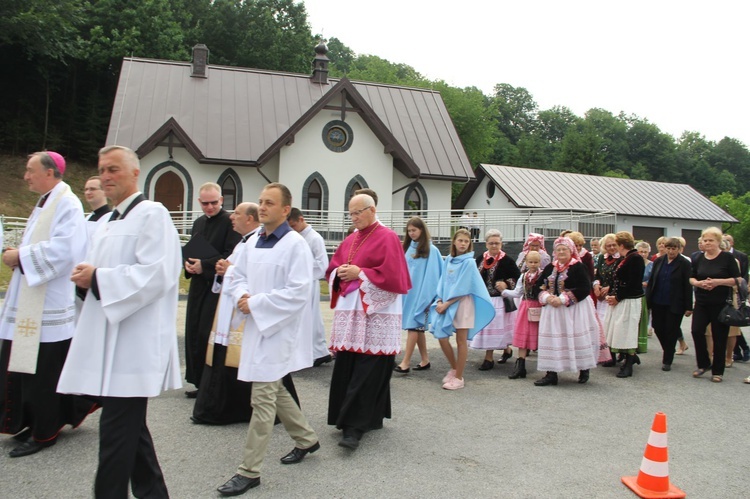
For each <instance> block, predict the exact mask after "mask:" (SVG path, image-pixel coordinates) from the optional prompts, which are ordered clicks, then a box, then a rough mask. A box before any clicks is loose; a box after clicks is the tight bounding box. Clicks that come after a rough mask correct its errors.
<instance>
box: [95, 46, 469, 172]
mask: <svg viewBox="0 0 750 499" xmlns="http://www.w3.org/2000/svg"><path fill="white" fill-rule="evenodd" d="M206 74H207V77H206V78H195V77H191V64H190V63H186V62H175V61H162V60H153V59H139V58H125V59H124V60H123V65H122V71H121V72H120V81H119V85H118V88H117V94H116V96H115V103H114V107H113V111H112V118H111V120H110V125H109V131H108V134H107V144H115V143H116V144H120V145H125V146H128V147H130V148H132V149H133V150H139V149H140V151H139V152H140V153H147V152H148V150H150V149H153V147H155V146H156V145H157V144H158V143H159V142H161V141H162V140H163V139H164V138H165V135H164V134H168V133H169V132H179V133H176V135H177V136H179V137H181V138H183V139H186V141H187V142H190V144H189V145H187V144H183V145H186V146H188V150H190V152H191V154H193V155H194V156H195V155H197V156H198V158H197V159H199V160H200V161H201V162H204V163H211V162H217V163H235V164H245V165H247V166H258V165H260V164H262V162H263V161H265V160H267V159H268V158H269V156H270V155H271V154H273V153H275V151H276V150H277V149H278V148H280V147H281V146H283V145H284V144H286V143H289V140H283V142H279V141H280V139H281V138H282V136H285V135H290V134H291V135H292V136H293V134H294V133H295V132H296V131H297V130H298V129H299V128H301V127H302V126H304V123H306V121H307V120H309V119H310V118H311V117H312V115H311V111H316V110H317V109H322V108H323V107H324V106H325V108H326V109H330V108H331V107H335V106H339V107H340V106H341V105H342V104H341V100H342V99H339V98H338V95H339V93H340V92H345V95H346V108H347V110H348V111H353V112H360V113H361V116H362V117H363V119H364V120H365V121H366V122H367V123H368V125H369V126H370V127H371V128H373V130H375V132H376V134H377V135H378V137H379V138H380V139H381V141H383V142H384V144H385V146H386V151H388V152H390V153H391V154H392V155H393V156H394V158H395V160H396V161H395V164H396V166H399V165H401V168H400V169H401V170H402V171H403V172H404V173H405V174H408V176H409V177H415V176H417V175H419V176H421V177H427V178H430V177H431V178H442V179H456V180H458V179H461V180H466V179H467V178H474V173H473V169H472V168H471V165H470V163H469V159H468V157H467V156H466V152H465V151H464V149H463V146H462V145H461V141H460V139H459V137H458V134H457V132H456V129H455V127H454V126H453V122H452V121H451V119H450V117H449V115H448V111H447V109H446V107H445V103H444V102H443V100H442V98H441V97H440V94H439V92H436V91H433V90H428V89H419V88H406V87H398V86H392V85H383V84H376V83H366V82H352V81H349V80H348V79H346V78H343V79H340V80H338V79H329V80H328V83H326V84H319V83H314V82H312V80H311V78H310V76H309V75H301V74H292V73H281V72H272V71H265V70H256V69H246V68H236V67H226V66H212V65H209V66H207V71H206ZM333 93H336V95H332V94H333ZM378 128H380V129H379V130H378ZM160 134H161V135H160ZM291 138H293V137H291ZM146 146H148V147H150V149H148V147H147V148H146V149H147V150H145V152H144V147H146Z"/></svg>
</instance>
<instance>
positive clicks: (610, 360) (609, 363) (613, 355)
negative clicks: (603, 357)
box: [602, 350, 617, 367]
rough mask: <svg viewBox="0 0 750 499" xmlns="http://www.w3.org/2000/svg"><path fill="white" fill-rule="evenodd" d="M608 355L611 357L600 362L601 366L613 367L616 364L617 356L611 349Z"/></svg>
mask: <svg viewBox="0 0 750 499" xmlns="http://www.w3.org/2000/svg"><path fill="white" fill-rule="evenodd" d="M609 355H610V356H611V357H612V358H611V359H609V360H608V361H606V362H602V367H615V366H616V365H617V356H616V355H615V354H614V353H613V352H612V350H610V351H609Z"/></svg>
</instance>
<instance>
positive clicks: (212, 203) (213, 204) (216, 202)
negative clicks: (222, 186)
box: [199, 199, 219, 206]
mask: <svg viewBox="0 0 750 499" xmlns="http://www.w3.org/2000/svg"><path fill="white" fill-rule="evenodd" d="M199 201H200V200H199ZM200 203H201V204H202V205H203V206H217V205H218V204H219V200H218V199H217V200H216V201H201V202H200Z"/></svg>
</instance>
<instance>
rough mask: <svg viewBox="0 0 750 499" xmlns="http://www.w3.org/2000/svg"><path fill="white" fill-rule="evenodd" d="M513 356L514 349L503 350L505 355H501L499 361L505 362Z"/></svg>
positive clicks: (499, 362) (500, 362)
mask: <svg viewBox="0 0 750 499" xmlns="http://www.w3.org/2000/svg"><path fill="white" fill-rule="evenodd" d="M511 357H513V350H511V351H510V353H508V352H507V351H503V355H502V356H501V357H500V360H498V361H497V363H498V364H505V363H506V362H508V359H510V358H511Z"/></svg>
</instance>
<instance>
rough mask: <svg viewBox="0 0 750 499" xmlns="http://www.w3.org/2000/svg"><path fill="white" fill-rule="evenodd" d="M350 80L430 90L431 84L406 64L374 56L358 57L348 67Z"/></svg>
mask: <svg viewBox="0 0 750 499" xmlns="http://www.w3.org/2000/svg"><path fill="white" fill-rule="evenodd" d="M347 76H348V77H349V78H350V79H352V80H360V81H372V82H378V83H388V84H391V85H408V86H414V87H422V88H430V87H431V86H432V82H430V81H429V80H428V79H426V78H425V77H424V76H422V75H421V74H419V73H418V72H417V70H416V69H414V68H413V67H411V66H409V65H407V64H396V63H393V62H390V61H388V60H387V59H383V58H381V57H378V56H376V55H358V56H357V57H355V58H354V60H353V61H352V62H351V65H350V66H349V74H348V75H347Z"/></svg>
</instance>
